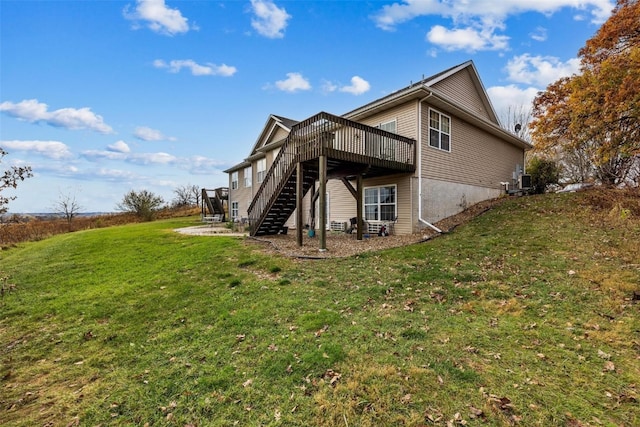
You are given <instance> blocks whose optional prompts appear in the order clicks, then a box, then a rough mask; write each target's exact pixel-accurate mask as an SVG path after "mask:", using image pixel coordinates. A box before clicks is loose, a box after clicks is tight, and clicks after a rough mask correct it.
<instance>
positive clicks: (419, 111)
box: [418, 92, 442, 233]
mask: <svg viewBox="0 0 640 427" xmlns="http://www.w3.org/2000/svg"><path fill="white" fill-rule="evenodd" d="M432 95H433V92H429V95H427V96H425V97H424V98H422V99H421V100H420V101H418V221H420V222H421V223H423V224H425V225H426V226H427V227H430V228H432V229H433V230H435V231H436V232H438V233H442V230H440V229H439V228H438V227H436V226H435V225H433V224H431V223H430V222H428V221H426V220H425V219H424V218H422V103H423V102H424V101H426V100H427V99H429V98H430V97H431V96H432Z"/></svg>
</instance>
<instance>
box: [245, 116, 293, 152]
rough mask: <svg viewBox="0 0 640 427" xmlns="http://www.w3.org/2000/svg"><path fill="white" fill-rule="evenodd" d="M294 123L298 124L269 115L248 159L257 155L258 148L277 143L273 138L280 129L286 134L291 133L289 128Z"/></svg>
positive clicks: (284, 118)
mask: <svg viewBox="0 0 640 427" xmlns="http://www.w3.org/2000/svg"><path fill="white" fill-rule="evenodd" d="M296 123H298V122H297V121H296V120H292V119H288V118H286V117H282V116H276V115H275V114H270V115H269V118H268V119H267V122H266V123H265V124H264V126H263V128H262V132H260V135H259V136H258V139H257V140H256V142H255V144H254V145H253V148H252V149H251V153H250V154H249V157H251V156H253V155H255V154H257V153H258V152H259V150H260V148H262V147H264V146H266V145H268V144H270V143H273V142H278V141H275V140H274V137H275V135H276V133H277V132H278V130H280V129H282V130H284V131H285V132H286V133H287V134H289V132H291V128H292V127H293V125H295V124H296Z"/></svg>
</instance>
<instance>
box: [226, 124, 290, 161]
mask: <svg viewBox="0 0 640 427" xmlns="http://www.w3.org/2000/svg"><path fill="white" fill-rule="evenodd" d="M297 123H298V121H297V120H293V119H289V118H286V117H283V116H277V115H275V114H270V115H269V117H268V118H267V121H266V123H265V124H264V126H263V128H262V132H260V135H259V136H258V138H257V139H256V142H255V144H254V145H253V148H252V149H251V152H250V153H249V156H248V157H247V158H246V159H244V160H243V161H242V162H240V163H238V164H237V165H234V166H231V167H230V168H229V169H226V170H224V171H223V172H224V173H230V172H234V171H237V170H240V169H244V168H245V167H247V166H251V160H252V159H254V158H256V157H263V156H264V153H263V151H262V150H261V149H260V148H261V147H262V146H264V145H267V144H269V139H270V137H271V136H272V135H274V134H275V133H276V132H277V130H278V129H279V128H282V129H284V130H285V131H287V133H289V132H291V128H292V127H293V126H294V125H296V124H297ZM274 142H276V143H280V144H281V143H282V141H274ZM273 146H274V147H275V146H277V144H273Z"/></svg>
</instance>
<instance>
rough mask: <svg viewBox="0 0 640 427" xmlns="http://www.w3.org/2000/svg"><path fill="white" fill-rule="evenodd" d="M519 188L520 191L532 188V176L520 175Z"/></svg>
mask: <svg viewBox="0 0 640 427" xmlns="http://www.w3.org/2000/svg"><path fill="white" fill-rule="evenodd" d="M518 187H519V188H520V190H523V189H526V188H531V175H520V177H519V178H518Z"/></svg>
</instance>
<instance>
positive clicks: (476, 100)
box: [433, 68, 490, 120]
mask: <svg viewBox="0 0 640 427" xmlns="http://www.w3.org/2000/svg"><path fill="white" fill-rule="evenodd" d="M433 88H434V89H436V90H438V91H440V92H442V93H444V94H445V95H446V96H448V97H450V98H451V99H452V100H454V101H455V102H457V103H458V104H460V105H463V106H464V107H466V108H467V109H468V110H469V111H471V112H473V113H475V114H477V115H478V116H480V117H482V118H484V119H487V120H490V118H489V113H488V112H487V109H486V108H485V106H484V103H483V102H482V99H481V98H480V95H479V94H478V90H477V89H476V86H475V85H474V84H473V80H472V78H471V72H470V71H469V69H468V68H465V69H464V70H461V71H459V72H457V73H455V74H454V75H452V76H450V77H448V78H446V79H444V80H442V81H440V82H438V83H436V84H434V85H433Z"/></svg>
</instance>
